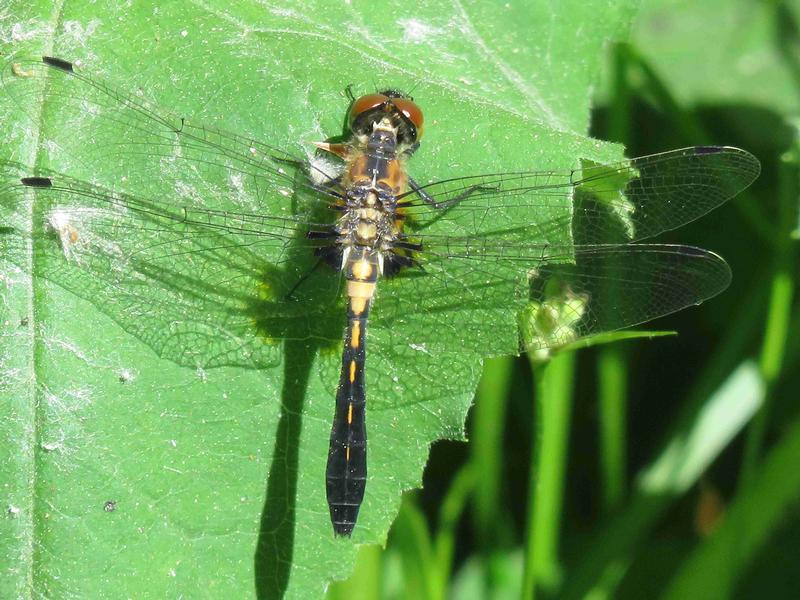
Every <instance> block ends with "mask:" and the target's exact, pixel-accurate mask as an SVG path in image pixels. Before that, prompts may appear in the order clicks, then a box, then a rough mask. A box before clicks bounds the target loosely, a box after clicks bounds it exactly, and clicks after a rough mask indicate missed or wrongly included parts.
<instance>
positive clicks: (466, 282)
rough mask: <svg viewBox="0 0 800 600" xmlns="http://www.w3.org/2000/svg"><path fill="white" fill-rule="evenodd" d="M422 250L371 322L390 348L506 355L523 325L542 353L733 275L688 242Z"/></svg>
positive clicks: (387, 288) (704, 295)
mask: <svg viewBox="0 0 800 600" xmlns="http://www.w3.org/2000/svg"><path fill="white" fill-rule="evenodd" d="M424 254H425V259H424V261H425V262H424V269H425V271H424V273H423V274H419V273H414V272H405V273H404V274H402V275H401V276H399V277H397V278H395V279H393V280H388V281H384V282H381V286H380V288H379V291H378V299H377V301H376V305H375V308H374V310H373V317H372V320H373V322H374V323H375V327H376V328H380V329H382V330H384V331H385V332H386V333H385V334H377V335H376V337H377V338H379V341H378V344H379V345H383V346H385V348H386V351H390V352H395V353H396V352H398V348H399V347H402V346H409V347H411V348H416V349H420V350H421V351H428V352H432V353H433V352H437V351H439V350H441V351H444V350H447V351H448V352H452V351H453V350H454V349H456V350H464V351H476V350H483V351H485V353H486V354H493V353H496V354H502V353H506V354H507V353H509V352H511V351H514V350H515V349H517V348H518V347H520V344H519V341H520V338H519V335H520V333H519V332H520V330H521V332H522V335H523V343H522V346H521V348H520V349H523V350H528V351H536V352H539V351H546V350H549V349H553V348H558V347H560V346H563V345H564V344H567V343H570V342H573V341H575V340H577V339H579V338H582V337H585V336H590V335H594V334H598V333H602V332H608V331H615V330H619V329H624V328H626V327H631V326H634V325H638V324H641V323H645V322H647V321H650V320H652V319H655V318H657V317H660V316H663V315H667V314H670V313H672V312H675V311H678V310H681V309H682V308H685V307H687V306H691V305H695V304H699V303H701V302H702V301H704V300H706V299H708V298H711V297H713V296H715V295H716V294H718V293H720V292H721V291H722V290H724V289H725V288H726V287H727V286H728V284H729V282H730V269H729V267H728V265H727V263H726V262H725V261H724V260H723V259H722V258H721V257H719V256H718V255H716V254H714V253H713V252H709V251H706V250H702V249H699V248H693V247H689V246H678V245H658V244H645V245H635V244H633V245H613V244H612V245H604V246H600V245H594V246H583V247H581V246H559V245H548V244H530V245H528V246H525V247H523V246H521V245H519V244H516V243H509V244H505V243H503V241H502V240H497V239H495V240H476V241H464V242H462V243H459V242H456V241H455V240H446V241H444V240H443V243H442V244H440V245H436V244H435V243H433V242H430V243H429V245H428V249H427V251H426V252H425V253H424ZM412 305H413V306H415V307H416V308H415V309H414V310H405V311H404V310H403V307H404V306H405V307H408V306H412ZM517 317H520V321H518V320H517Z"/></svg>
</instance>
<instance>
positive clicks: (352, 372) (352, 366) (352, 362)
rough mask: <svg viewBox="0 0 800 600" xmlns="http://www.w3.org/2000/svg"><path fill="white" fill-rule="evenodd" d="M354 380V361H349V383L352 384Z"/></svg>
mask: <svg viewBox="0 0 800 600" xmlns="http://www.w3.org/2000/svg"><path fill="white" fill-rule="evenodd" d="M355 380H356V361H354V360H351V361H350V383H354V382H355Z"/></svg>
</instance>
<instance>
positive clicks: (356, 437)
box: [325, 248, 378, 536]
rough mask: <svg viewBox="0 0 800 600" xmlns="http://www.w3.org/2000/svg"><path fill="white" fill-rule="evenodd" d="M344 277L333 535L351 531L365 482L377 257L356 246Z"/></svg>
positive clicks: (329, 482) (329, 474) (331, 492)
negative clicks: (368, 355) (368, 342)
mask: <svg viewBox="0 0 800 600" xmlns="http://www.w3.org/2000/svg"><path fill="white" fill-rule="evenodd" d="M345 276H346V278H347V283H348V303H347V329H346V330H345V336H344V352H343V353H342V373H341V376H340V377H339V387H338V389H337V391H336V409H335V412H334V416H333V427H332V428H331V441H330V449H329V450H328V467H327V471H326V474H325V480H326V486H327V495H328V507H329V508H330V513H331V522H332V523H333V530H334V532H335V533H336V535H345V536H349V535H350V534H351V533H352V531H353V527H355V524H356V519H357V518H358V510H359V508H360V507H361V502H362V500H363V499H364V488H365V486H366V482H367V428H366V418H365V410H366V403H367V395H366V386H365V381H364V363H365V360H366V343H365V340H366V333H367V318H368V316H369V306H370V302H371V300H372V291H373V290H374V287H375V281H376V280H377V277H378V265H377V260H376V258H375V257H374V256H368V251H367V250H366V249H365V248H354V249H353V250H352V252H351V256H350V257H349V258H348V261H347V265H346V266H345Z"/></svg>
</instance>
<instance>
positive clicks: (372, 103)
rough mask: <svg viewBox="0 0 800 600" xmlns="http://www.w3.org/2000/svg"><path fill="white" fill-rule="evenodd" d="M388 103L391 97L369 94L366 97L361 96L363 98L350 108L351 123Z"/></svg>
mask: <svg viewBox="0 0 800 600" xmlns="http://www.w3.org/2000/svg"><path fill="white" fill-rule="evenodd" d="M388 101H389V97H388V96H384V95H383V94H367V95H366V96H361V98H359V99H358V100H356V101H355V102H353V106H351V107H350V122H352V121H353V119H355V118H356V117H357V116H358V115H360V114H361V113H364V112H367V111H368V110H372V109H373V108H378V107H379V106H381V105H383V104H386V103H387V102H388Z"/></svg>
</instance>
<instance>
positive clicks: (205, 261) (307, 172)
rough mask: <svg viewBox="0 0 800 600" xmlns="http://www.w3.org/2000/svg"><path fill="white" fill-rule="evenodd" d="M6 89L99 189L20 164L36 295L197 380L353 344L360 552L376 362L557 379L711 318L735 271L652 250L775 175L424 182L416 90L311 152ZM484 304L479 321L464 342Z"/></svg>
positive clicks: (675, 155)
mask: <svg viewBox="0 0 800 600" xmlns="http://www.w3.org/2000/svg"><path fill="white" fill-rule="evenodd" d="M2 88H3V91H4V93H5V94H6V95H7V97H10V98H12V99H13V101H14V102H15V104H16V105H17V106H18V107H19V108H20V109H21V110H22V111H23V112H25V113H27V114H28V115H29V117H30V120H31V122H39V121H40V120H41V118H42V114H41V112H42V111H49V110H53V111H56V113H57V117H55V119H56V120H57V122H58V123H59V124H60V125H59V127H58V128H57V129H58V130H57V131H56V132H55V133H53V134H52V139H51V138H47V139H46V140H42V141H40V146H43V147H46V148H48V150H49V152H50V153H51V154H55V155H58V156H60V157H61V164H65V163H66V164H68V165H74V168H75V169H78V170H79V171H80V172H81V173H96V174H97V176H96V178H95V179H96V180H93V181H86V180H85V179H78V178H73V177H70V176H69V175H66V174H64V173H63V172H61V171H57V170H51V169H49V168H48V166H47V165H39V166H37V167H35V168H29V167H27V166H25V165H22V164H19V163H16V162H14V161H12V160H0V178H1V180H0V217H1V218H2V219H3V223H4V224H5V225H6V227H8V228H11V229H19V230H20V231H25V232H28V233H29V234H30V235H32V238H33V245H34V250H35V251H37V252H41V253H43V254H46V255H48V256H51V257H52V258H53V260H51V261H50V262H49V263H47V264H48V265H50V266H44V267H41V268H37V274H38V275H43V276H44V277H48V278H51V279H53V280H54V281H56V282H58V283H60V284H61V285H63V286H65V287H67V288H68V289H71V290H73V291H75V292H76V293H78V294H79V295H83V296H84V297H88V298H90V299H92V301H94V302H96V303H97V305H98V307H99V308H100V309H101V310H105V311H108V312H109V314H111V316H112V317H113V318H115V319H116V320H117V321H118V322H119V323H120V324H121V325H122V326H123V327H124V328H125V329H126V330H127V331H129V332H130V333H132V334H133V335H135V336H137V337H139V338H140V339H142V340H143V341H145V342H146V343H147V344H148V345H149V346H150V347H152V348H153V349H154V350H155V351H156V352H157V353H158V354H159V355H160V356H163V357H165V358H168V359H170V360H173V361H174V362H177V363H178V364H182V365H190V366H203V367H205V368H207V367H214V366H221V365H238V364H242V363H246V364H247V365H250V366H254V367H256V368H258V367H261V366H269V365H274V364H276V363H277V362H279V361H280V356H279V353H278V351H277V350H276V342H277V341H280V340H285V339H299V340H302V339H311V338H314V337H319V338H321V339H330V338H331V336H332V331H335V330H338V332H339V333H338V336H334V337H338V338H339V340H340V341H339V344H340V345H341V348H342V350H341V352H342V362H341V373H340V376H339V384H338V387H337V388H336V391H335V402H334V417H333V425H332V432H331V437H330V450H329V455H328V464H327V468H326V491H327V499H328V505H329V512H330V517H331V522H332V525H333V530H334V533H335V534H336V535H340V536H350V535H351V533H352V531H353V529H354V527H355V525H356V521H357V518H358V513H359V509H360V506H361V504H362V501H363V498H364V494H365V489H366V483H367V429H366V416H367V411H366V405H367V387H368V386H367V385H366V381H367V374H368V371H367V370H366V357H367V347H368V346H370V347H371V348H374V350H372V351H375V352H379V353H380V352H390V351H391V349H392V348H396V347H397V346H407V347H408V346H410V347H412V348H415V349H423V350H425V351H426V352H429V353H432V354H434V353H435V352H436V350H437V349H439V348H444V347H447V348H448V350H449V351H450V352H453V351H458V349H459V348H465V349H466V348H469V349H475V348H480V349H481V350H482V351H483V352H485V355H491V354H492V353H495V352H503V351H507V349H508V337H509V336H508V335H507V334H500V333H499V332H501V331H502V332H508V331H510V330H512V329H513V331H514V332H515V333H514V335H515V336H517V335H520V334H521V337H522V343H521V346H518V348H519V349H521V350H523V351H527V352H534V353H537V354H539V355H541V357H542V358H546V357H547V355H548V354H549V353H550V352H552V351H554V350H556V349H558V348H561V347H563V346H565V345H568V344H570V343H572V342H575V341H577V340H581V339H583V338H586V337H590V336H594V335H597V334H601V333H604V332H610V331H616V330H619V329H624V328H627V327H630V326H634V325H638V324H641V323H644V322H647V321H649V320H652V319H654V318H656V317H660V316H663V315H666V314H669V313H672V312H675V311H677V310H680V309H682V308H685V307H687V306H690V305H694V304H699V303H700V302H702V301H703V300H706V299H708V298H711V297H713V296H714V295H716V294H718V293H720V292H721V291H722V290H724V289H725V288H726V287H727V285H728V283H729V281H730V276H731V275H730V269H729V267H728V265H727V263H726V262H725V261H724V260H723V259H722V258H721V257H719V256H718V255H717V254H715V253H713V252H710V251H707V250H703V249H700V248H695V247H691V246H683V245H670V244H657V243H647V244H642V243H639V242H641V241H642V240H646V239H648V238H651V237H653V236H655V235H657V234H659V233H662V232H664V231H668V230H672V229H674V228H677V227H679V226H681V225H683V224H685V223H688V222H690V221H693V220H695V219H697V218H699V217H701V216H702V215H704V214H706V213H708V212H709V211H711V210H712V209H714V208H716V207H718V206H720V205H721V204H723V203H724V202H726V201H727V200H729V199H730V198H732V197H733V196H735V195H736V194H738V193H739V192H741V191H742V190H744V189H745V188H747V187H748V186H749V185H750V184H751V183H752V182H753V180H754V179H755V178H756V177H757V176H758V174H759V170H760V165H759V162H758V160H757V159H756V158H755V157H754V156H753V155H751V154H750V153H748V152H746V151H745V150H741V149H738V148H734V147H728V146H695V147H689V148H683V149H678V150H671V151H668V152H663V153H660V154H654V155H650V156H643V157H639V158H633V159H627V160H624V161H620V162H617V163H614V164H599V163H595V162H592V161H589V160H582V161H580V162H579V163H576V165H574V166H573V167H572V168H566V169H563V170H547V171H536V170H531V171H524V170H523V171H509V172H497V173H487V174H479V175H463V174H459V175H458V176H456V177H448V178H443V179H439V180H434V181H423V182H418V181H416V180H415V179H414V178H413V177H411V173H410V171H412V168H411V166H412V164H413V162H412V161H411V158H412V156H414V155H417V153H418V152H419V151H420V148H421V145H420V144H421V139H422V136H423V132H424V118H423V113H422V110H421V108H420V107H419V106H418V105H417V104H416V102H415V101H414V100H413V99H412V98H410V97H409V96H408V95H406V94H403V93H402V92H400V91H397V90H392V89H387V90H383V91H381V92H379V93H374V94H367V95H365V96H361V97H359V98H356V97H351V102H350V108H349V110H348V117H347V123H348V131H347V134H348V135H347V137H346V138H345V139H343V140H342V139H340V140H338V141H327V142H320V143H318V144H317V148H318V151H317V153H316V154H313V155H309V154H302V153H297V152H291V151H289V150H287V149H284V148H279V147H278V146H277V145H272V144H267V143H264V142H261V141H258V140H255V139H251V138H248V137H246V136H240V135H237V134H234V133H231V132H228V131H225V130H223V129H218V128H213V127H209V126H205V125H202V124H195V123H192V122H191V121H190V120H187V119H185V118H182V117H177V116H173V115H172V114H170V113H169V112H168V111H164V110H161V109H159V108H157V107H156V106H155V105H153V104H151V103H149V102H147V101H146V100H144V99H142V98H141V96H140V95H137V94H132V93H127V92H124V91H121V90H120V89H118V88H116V87H113V86H111V85H109V84H107V83H105V82H103V81H101V80H100V79H98V78H94V77H91V76H90V75H89V74H86V73H84V72H83V70H82V69H81V68H80V67H79V66H77V65H75V64H73V63H71V62H68V61H66V60H63V59H59V58H53V57H43V58H35V59H26V60H12V61H10V62H9V63H8V64H7V65H6V66H5V68H4V70H3V72H2ZM78 133H80V135H78ZM415 160H420V159H415ZM165 189H167V190H168V193H166V194H165V191H164V190H165ZM29 192H32V193H34V194H35V195H36V198H37V201H38V202H37V203H36V204H35V207H36V208H35V215H36V216H35V218H34V220H33V224H32V225H31V224H30V209H29V208H25V207H27V206H28V205H27V204H26V203H25V202H23V201H21V200H20V199H21V198H22V197H25V194H26V193H29ZM337 271H338V273H339V275H338V276H337V275H336V273H337ZM342 288H343V289H342ZM476 304H478V306H477V308H476V309H475V310H474V311H473V312H472V313H469V314H470V315H472V321H460V322H459V325H458V327H453V326H452V325H449V324H448V316H449V315H455V314H461V313H463V312H464V307H465V305H472V306H473V307H474V305H476ZM373 306H374V308H375V310H374V311H372V308H373ZM314 310H316V311H317V312H313V311H314ZM336 314H338V315H339V317H338V318H337V317H336V316H335V315H336ZM499 319H503V320H504V321H503V324H502V325H501V323H500V321H499ZM517 319H518V320H519V324H518V323H517ZM343 321H344V322H343ZM506 321H511V326H509V325H508V323H506ZM368 324H369V333H368V331H367V326H368ZM342 327H343V328H344V336H342V335H341V330H342ZM496 332H497V334H496V335H495V333H496ZM378 376H379V375H378V374H375V375H374V376H372V379H373V380H374V378H376V377H378Z"/></svg>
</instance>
